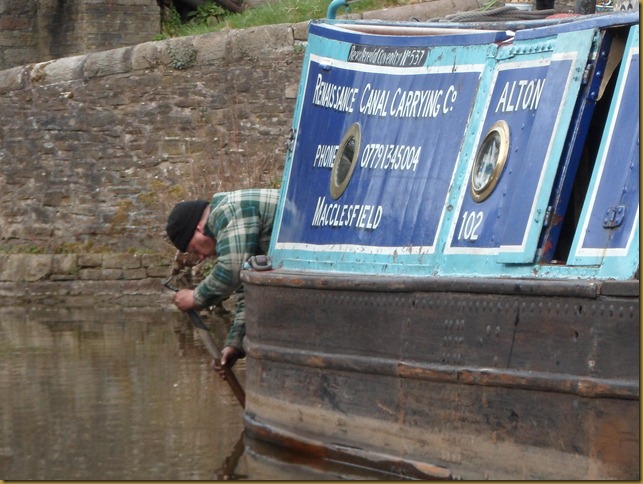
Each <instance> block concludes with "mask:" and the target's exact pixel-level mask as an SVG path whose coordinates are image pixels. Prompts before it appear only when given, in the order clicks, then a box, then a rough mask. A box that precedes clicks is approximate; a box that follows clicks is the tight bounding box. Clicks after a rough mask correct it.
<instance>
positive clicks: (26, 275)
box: [0, 254, 52, 282]
mask: <svg viewBox="0 0 643 484" xmlns="http://www.w3.org/2000/svg"><path fill="white" fill-rule="evenodd" d="M51 260H52V256H51V255H48V254H3V255H1V256H0V281H7V282H20V281H26V282H34V281H41V280H43V279H47V278H48V277H49V275H50V274H51V266H52V262H51Z"/></svg>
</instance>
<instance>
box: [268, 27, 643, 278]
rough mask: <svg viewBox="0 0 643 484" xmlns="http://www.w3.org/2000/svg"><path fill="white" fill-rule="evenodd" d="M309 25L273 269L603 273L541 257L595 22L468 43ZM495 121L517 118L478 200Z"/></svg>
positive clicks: (472, 273) (421, 273)
mask: <svg viewBox="0 0 643 484" xmlns="http://www.w3.org/2000/svg"><path fill="white" fill-rule="evenodd" d="M580 23H581V24H582V23H583V22H580ZM405 28H409V27H408V26H405ZM311 29H312V30H314V32H315V34H312V33H311V34H309V42H308V49H307V53H306V56H305V60H304V65H303V72H302V80H301V83H300V87H299V97H298V101H297V106H296V109H295V117H294V121H293V133H294V136H293V142H292V145H291V151H290V152H289V155H288V158H287V160H286V167H285V173H284V183H283V186H282V190H281V194H282V197H281V201H280V205H279V208H278V212H277V221H276V227H275V232H274V236H273V239H272V246H271V248H270V255H271V257H272V259H273V266H274V267H275V268H277V269H279V268H281V269H285V270H311V271H337V272H344V273H351V272H359V273H371V274H405V275H419V276H426V275H453V276H471V277H488V276H509V277H533V276H538V277H592V276H595V275H596V274H597V273H598V271H597V269H596V268H595V267H594V268H591V267H587V266H583V267H578V266H577V267H573V266H554V265H538V264H534V263H533V260H534V257H535V254H536V253H537V251H538V240H539V237H540V234H541V232H542V226H543V221H544V215H545V211H546V208H547V203H548V201H549V199H550V197H551V190H552V185H553V183H554V180H555V178H556V172H557V170H558V163H559V161H560V158H561V153H562V151H563V146H564V143H565V140H566V137H567V132H568V129H569V128H570V125H573V121H572V119H571V118H572V116H573V114H574V113H575V109H574V107H575V105H576V103H577V96H578V93H579V86H580V85H581V82H582V79H583V73H584V71H585V66H586V64H587V62H588V59H590V58H592V57H591V56H592V55H595V53H596V52H595V50H596V49H597V46H598V44H597V43H595V42H594V41H595V39H597V38H598V36H597V31H596V30H595V29H594V28H589V29H585V30H580V31H571V30H570V29H566V31H565V32H563V33H558V34H557V35H556V36H554V37H551V36H550V35H549V34H548V35H547V36H545V37H543V36H542V35H540V36H535V37H532V38H530V39H529V40H523V41H515V42H507V43H501V44H500V45H498V44H496V43H490V44H488V45H468V46H454V45H446V44H443V43H441V42H440V41H438V42H436V39H430V41H431V42H433V43H432V44H430V45H429V44H423V42H425V39H424V37H422V36H412V35H402V36H399V37H400V38H399V39H398V37H396V36H389V35H371V34H365V33H363V32H359V33H356V32H345V31H344V30H346V29H340V28H339V27H337V26H328V25H325V24H320V25H316V26H315V27H314V28H313V27H311ZM340 30H341V34H337V32H338V31H340ZM548 32H549V33H551V32H550V31H548ZM541 33H542V32H541ZM326 36H327V37H326ZM438 37H439V36H438ZM401 99H404V101H403V102H401ZM635 117H636V120H637V121H638V112H637V113H636V115H635ZM498 121H503V122H505V123H506V124H507V126H509V133H510V134H509V146H510V149H509V153H508V156H507V163H506V166H505V169H504V171H503V172H502V174H501V176H500V178H499V181H498V184H497V186H496V187H495V190H494V191H493V192H492V193H491V194H490V195H489V197H488V198H487V199H485V200H482V201H480V200H478V201H477V202H476V201H474V200H473V198H472V197H471V193H470V188H469V184H470V178H471V171H472V165H473V161H474V159H475V155H476V150H477V148H478V146H479V145H480V143H481V142H482V140H483V139H484V136H485V134H486V132H487V131H488V130H489V128H490V127H491V126H492V125H494V123H496V122H498ZM355 126H358V127H359V132H360V133H361V139H360V142H359V146H358V147H357V150H356V152H357V157H356V161H355V163H354V166H355V169H354V171H353V173H352V177H351V178H350V181H349V182H348V184H347V186H346V189H345V191H344V192H342V193H341V194H339V195H337V194H335V197H336V198H335V199H334V198H333V194H332V193H331V192H332V189H331V174H332V166H333V163H334V160H335V154H336V151H337V149H338V147H339V145H340V143H341V140H342V138H343V137H344V136H345V133H347V132H348V131H349V130H354V129H356V128H355ZM637 146H638V145H637ZM630 151H631V150H630ZM396 160H397V161H396ZM400 160H402V161H400ZM635 169H638V165H636V168H635V167H634V164H633V165H632V171H634V170H635ZM630 181H631V180H630ZM635 188H636V190H638V185H637V186H636V187H634V186H630V187H628V190H629V191H634V190H635ZM637 193H638V191H637ZM471 214H473V215H474V216H475V217H472V215H471ZM478 214H480V219H481V221H480V223H479V224H478V220H479V219H478ZM637 220H638V219H637ZM463 221H464V222H466V223H465V224H463ZM636 227H637V229H638V222H637V223H636ZM637 233H638V232H637Z"/></svg>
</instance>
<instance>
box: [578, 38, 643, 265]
mask: <svg viewBox="0 0 643 484" xmlns="http://www.w3.org/2000/svg"><path fill="white" fill-rule="evenodd" d="M639 69H640V62H639V46H638V26H637V27H636V28H634V29H632V32H631V35H630V38H629V39H628V44H627V46H626V53H625V55H624V61H623V63H622V65H621V72H620V73H619V81H618V83H617V86H616V93H615V95H614V99H613V101H612V108H611V110H610V114H609V116H608V120H607V123H606V128H605V131H604V133H603V140H602V142H601V148H600V150H599V153H598V156H597V162H596V166H595V168H594V173H593V175H592V181H591V182H590V186H589V190H588V194H589V195H588V197H587V198H586V203H585V206H584V207H583V212H582V214H581V218H580V221H579V225H578V226H579V230H578V232H577V237H576V238H575V240H574V242H573V244H572V249H571V254H572V256H571V257H570V260H569V261H568V264H570V265H592V264H594V265H597V264H605V263H606V260H609V259H616V260H617V261H618V262H613V265H614V267H613V269H614V270H618V271H619V272H620V273H621V274H624V275H626V276H631V275H632V274H633V273H634V271H636V270H637V268H638V263H639V259H638V257H639V256H638V242H639V241H638V237H639V235H638V234H639V196H640V193H639V184H640V181H639V172H640V169H639V167H640V160H639V157H640V147H639V129H640V122H639V101H640V93H639Z"/></svg>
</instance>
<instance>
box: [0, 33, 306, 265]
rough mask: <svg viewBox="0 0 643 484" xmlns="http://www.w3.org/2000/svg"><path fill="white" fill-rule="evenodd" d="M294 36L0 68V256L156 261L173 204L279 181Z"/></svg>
mask: <svg viewBox="0 0 643 484" xmlns="http://www.w3.org/2000/svg"><path fill="white" fill-rule="evenodd" d="M297 30H298V29H297V28H293V27H292V26H290V25H279V26H272V27H263V28H260V29H249V30H245V31H228V32H223V33H216V34H210V35H202V36H196V37H186V38H178V39H172V40H168V41H162V42H148V43H144V44H139V45H136V46H133V47H124V48H120V49H115V50H111V51H105V52H98V53H92V54H89V55H86V56H77V57H69V58H63V59H58V60H54V61H50V62H44V63H38V64H31V65H27V66H21V67H16V68H13V69H8V70H5V71H0V113H1V114H0V116H2V118H3V122H2V124H1V126H0V186H2V187H3V190H2V192H1V193H0V226H1V227H2V232H1V233H0V253H1V252H5V253H7V252H30V253H38V252H45V253H60V252H65V253H68V252H88V251H89V252H117V253H123V252H124V253H127V252H139V253H159V252H160V253H163V252H164V251H166V250H167V249H168V248H169V244H167V243H165V242H164V241H163V233H164V225H165V219H166V216H167V213H168V211H169V209H170V208H171V206H172V205H173V203H174V202H176V201H178V200H181V199H189V198H194V197H210V196H211V195H212V194H213V193H214V192H215V191H218V190H228V189H233V188H241V187H250V186H276V185H278V183H279V181H280V176H281V167H282V166H283V160H284V158H285V146H286V140H287V137H288V132H289V129H290V125H291V121H292V113H293V108H294V102H295V96H296V92H297V85H298V78H299V72H300V69H301V59H302V56H303V48H301V47H299V46H298V43H297V40H296V38H295V32H296V31H297ZM301 30H302V31H304V34H303V35H304V38H305V26H303V27H302V28H301Z"/></svg>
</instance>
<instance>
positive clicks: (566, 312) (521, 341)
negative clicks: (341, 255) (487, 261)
mask: <svg viewBox="0 0 643 484" xmlns="http://www.w3.org/2000/svg"><path fill="white" fill-rule="evenodd" d="M243 278H244V283H245V287H246V303H247V308H248V309H247V323H246V324H247V336H246V342H245V345H246V348H247V354H248V361H247V376H246V378H247V380H246V381H247V388H248V394H247V408H246V427H247V429H248V432H249V435H250V436H251V437H252V436H254V437H256V438H260V439H264V440H268V441H272V442H275V443H278V444H280V445H284V446H286V447H291V448H295V449H300V450H304V451H308V452H311V453H317V454H318V455H321V456H326V457H328V458H331V459H334V460H345V461H347V462H355V463H357V464H358V465H366V462H370V463H371V464H372V465H373V467H379V468H381V469H384V470H388V471H389V472H392V473H397V474H398V475H400V476H402V477H419V478H437V479H439V478H464V479H486V478H489V479H603V478H608V479H638V478H639V475H640V469H639V456H640V452H639V420H640V418H639V346H638V345H633V344H631V342H632V341H638V339H639V283H638V281H621V282H618V281H567V280H560V281H552V280H547V281H543V280H537V281H536V280H533V281H530V280H510V279H501V278H498V279H475V278H461V279H459V278H404V277H399V278H391V277H387V278H381V277H377V276H356V275H337V274H336V275H333V276H329V275H327V274H326V275H324V274H314V273H305V272H302V273H293V272H292V271H291V272H288V273H280V272H279V271H266V272H254V271H245V272H244V274H243ZM304 336H305V337H304ZM396 470H397V472H395V471H396Z"/></svg>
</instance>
